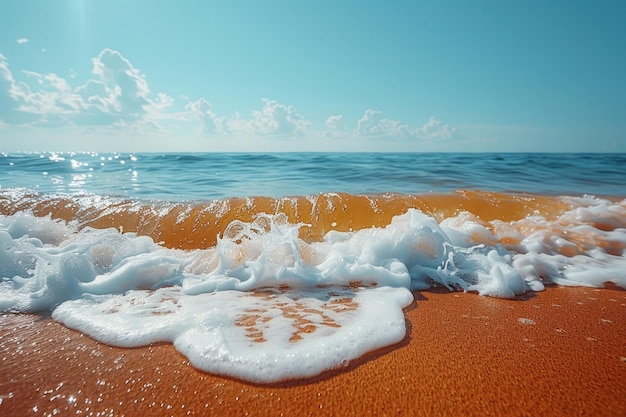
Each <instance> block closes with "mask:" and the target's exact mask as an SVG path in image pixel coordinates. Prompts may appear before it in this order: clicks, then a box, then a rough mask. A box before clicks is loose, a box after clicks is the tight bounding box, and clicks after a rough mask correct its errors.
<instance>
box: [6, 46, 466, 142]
mask: <svg viewBox="0 0 626 417" xmlns="http://www.w3.org/2000/svg"><path fill="white" fill-rule="evenodd" d="M27 41H28V40H26V39H18V40H17V42H18V43H26V42H27ZM92 65H93V68H92V70H91V76H90V78H89V79H88V80H87V81H86V82H84V83H81V84H73V81H74V80H72V79H69V80H68V79H64V78H62V77H60V76H59V75H57V74H54V73H47V74H43V73H39V72H36V71H32V70H26V69H23V70H21V71H20V72H19V74H18V75H20V76H21V77H20V79H18V77H17V76H16V74H15V73H14V72H13V70H12V69H11V67H10V65H9V62H8V59H7V58H6V57H5V56H4V55H2V54H0V107H1V108H2V111H0V121H1V123H2V124H1V125H0V129H1V128H7V127H8V126H22V127H48V128H53V127H57V128H67V127H74V128H80V127H91V128H98V129H101V130H104V129H108V130H110V131H111V132H114V131H115V130H124V131H133V132H143V133H149V132H152V133H159V134H163V133H165V132H169V133H175V130H178V131H181V130H182V131H187V132H201V133H202V134H204V135H206V137H213V138H218V137H242V138H255V137H276V138H280V137H282V138H306V139H309V140H315V139H318V140H319V139H323V138H335V139H348V138H368V137H370V138H393V139H414V140H421V141H425V142H431V141H439V142H442V141H447V140H450V139H453V138H457V137H461V133H460V132H459V131H458V129H456V128H454V127H451V126H449V125H447V124H445V123H443V122H442V121H440V120H438V119H437V118H435V117H434V116H431V117H430V118H428V119H427V120H426V121H425V122H424V124H423V125H422V126H410V125H408V124H406V123H403V122H401V121H399V120H393V119H389V118H387V117H385V115H384V114H383V112H382V111H379V110H374V109H367V110H365V112H364V113H363V115H362V117H361V118H360V119H359V120H358V121H357V123H356V125H355V126H346V125H345V124H344V123H343V115H341V114H334V115H329V116H328V119H327V120H326V123H325V125H324V126H323V127H315V126H314V125H313V123H312V122H310V121H309V120H307V119H306V118H305V117H304V116H303V115H301V114H299V113H298V112H297V110H296V108H295V107H294V106H292V105H287V104H283V103H280V102H278V101H276V100H272V99H268V98H263V99H261V100H260V101H261V108H260V109H257V110H253V111H252V112H251V113H250V114H249V115H247V116H246V115H241V114H239V113H235V114H233V115H218V114H216V113H215V112H214V110H213V106H212V104H211V102H209V100H208V99H206V98H204V97H200V98H197V99H195V100H193V99H191V98H189V97H181V98H178V99H175V98H173V97H171V96H170V95H168V94H167V93H166V92H153V91H152V90H151V88H150V86H149V85H148V82H147V80H146V76H145V75H144V74H143V73H142V71H141V70H139V69H138V68H135V67H134V65H133V64H132V63H131V61H130V60H129V59H127V58H126V57H124V56H123V55H122V53H121V52H119V51H116V50H113V49H109V48H105V49H104V50H102V51H101V52H100V53H99V54H98V55H97V56H96V57H94V58H93V59H92Z"/></svg>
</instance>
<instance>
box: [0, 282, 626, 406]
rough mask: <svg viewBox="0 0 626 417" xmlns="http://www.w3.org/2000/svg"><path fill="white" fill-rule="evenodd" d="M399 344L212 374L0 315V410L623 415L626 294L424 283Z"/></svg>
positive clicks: (150, 352) (171, 354) (155, 352)
mask: <svg viewBox="0 0 626 417" xmlns="http://www.w3.org/2000/svg"><path fill="white" fill-rule="evenodd" d="M414 294H415V298H416V302H415V303H414V304H413V305H411V306H409V307H408V308H407V309H406V317H407V330H408V331H407V336H406V338H405V339H404V340H403V341H402V342H401V343H400V344H398V345H396V346H393V347H390V348H387V349H385V350H384V351H381V352H373V353H372V354H370V355H368V356H367V357H364V358H361V359H359V360H357V361H353V362H352V363H351V364H350V365H349V366H348V367H347V368H345V369H340V370H335V371H331V372H328V373H326V374H324V375H321V376H319V377H317V378H315V379H312V380H306V381H290V382H285V383H281V384H275V385H269V386H259V385H252V384H249V383H244V382H241V381H237V380H233V379H229V378H222V377H219V376H214V375H208V374H205V373H202V372H199V371H197V370H195V369H194V368H192V367H190V366H189V365H188V362H187V360H186V359H185V357H183V356H182V355H180V354H179V353H178V352H176V351H175V350H174V348H173V347H172V346H171V345H168V344H161V345H155V346H149V347H145V348H137V349H120V348H113V347H110V346H106V345H103V344H100V343H98V342H95V341H93V340H92V339H90V338H89V337H88V336H84V335H82V334H80V333H78V332H75V331H73V330H70V329H67V328H66V327H64V326H62V325H60V324H58V323H55V322H54V321H52V320H51V319H49V318H42V317H41V316H36V315H24V314H4V315H2V316H0V363H1V369H2V371H1V373H0V401H1V403H0V413H1V414H2V415H3V416H25V415H83V416H85V415H94V416H96V415H98V416H108V415H111V416H123V415H126V416H132V415H144V416H148V415H173V416H187V415H220V416H231V415H232V416H244V415H249V416H281V415H283V416H292V415H313V414H316V415H342V416H363V415H380V416H382V415H475V416H479V415H480V416H483V415H498V416H524V415H529V416H530V415H532V416H541V415H545V416H547V415H550V416H555V415H562V416H571V415H588V416H622V415H626V400H625V399H626V384H625V383H624V381H626V291H624V290H623V289H620V288H617V287H611V288H607V289H592V288H560V287H551V288H548V289H547V291H545V292H540V293H535V294H533V293H530V294H526V295H525V296H523V297H521V298H520V299H518V300H503V299H494V298H488V297H481V296H478V295H476V294H466V293H449V292H448V291H447V290H444V291H437V290H432V291H422V292H415V293H414Z"/></svg>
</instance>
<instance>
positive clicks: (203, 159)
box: [0, 153, 626, 201]
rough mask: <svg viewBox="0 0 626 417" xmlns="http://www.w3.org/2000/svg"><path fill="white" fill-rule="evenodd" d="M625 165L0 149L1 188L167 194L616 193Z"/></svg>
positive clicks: (602, 158)
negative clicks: (14, 151)
mask: <svg viewBox="0 0 626 417" xmlns="http://www.w3.org/2000/svg"><path fill="white" fill-rule="evenodd" d="M625 167H626V155H625V154H538V153H524V154H507V153H502V154H493V153H489V154H482V153H423V154H419V153H271V154H262V153H193V154H191V153H190V154H177V153H168V154H159V153H135V154H118V153H111V154H102V153H100V154H97V153H65V154H57V153H19V154H2V155H0V188H2V189H7V188H12V187H19V188H26V189H31V190H36V191H38V192H42V193H69V194H74V193H84V192H86V193H94V194H100V195H116V196H121V197H129V198H134V199H142V200H168V201H184V200H204V201H206V200H213V199H220V198H227V197H245V196H267V197H285V196H296V195H300V196H301V195H313V194H318V193H321V192H345V193H350V194H380V193H402V194H422V193H429V192H450V191H455V190H460V189H472V190H482V191H498V192H526V193H533V194H544V195H583V194H589V195H596V196H623V195H626V169H625Z"/></svg>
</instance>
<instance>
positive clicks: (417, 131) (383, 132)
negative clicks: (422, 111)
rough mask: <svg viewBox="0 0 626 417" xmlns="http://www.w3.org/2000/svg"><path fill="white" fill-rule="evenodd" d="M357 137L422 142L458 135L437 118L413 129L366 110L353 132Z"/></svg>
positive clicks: (379, 113)
mask: <svg viewBox="0 0 626 417" xmlns="http://www.w3.org/2000/svg"><path fill="white" fill-rule="evenodd" d="M353 134H354V135H355V136H374V137H390V138H398V139H400V138H415V139H422V140H444V139H450V138H452V137H454V136H456V135H458V131H457V129H455V128H452V127H450V126H448V125H447V124H444V123H443V122H441V121H440V120H437V119H436V118H435V117H430V119H429V120H428V122H426V124H424V125H423V126H422V127H418V128H411V127H409V125H407V124H405V123H402V122H401V121H399V120H393V119H388V118H386V117H384V116H383V112H381V111H378V110H372V109H369V110H366V111H365V113H364V114H363V117H361V119H359V121H358V122H357V127H356V129H355V130H354V131H353Z"/></svg>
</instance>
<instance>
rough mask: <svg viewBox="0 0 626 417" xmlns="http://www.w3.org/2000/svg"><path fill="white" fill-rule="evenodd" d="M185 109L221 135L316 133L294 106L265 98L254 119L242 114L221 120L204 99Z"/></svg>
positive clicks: (205, 126) (253, 115) (204, 128)
mask: <svg viewBox="0 0 626 417" xmlns="http://www.w3.org/2000/svg"><path fill="white" fill-rule="evenodd" d="M185 109H186V110H187V111H189V112H191V113H192V114H193V115H194V116H195V117H196V118H197V119H198V120H200V122H201V123H202V128H203V130H204V131H205V132H208V133H215V134H218V135H237V134H240V135H242V134H245V135H249V136H307V134H310V133H312V130H311V122H309V121H308V120H306V119H305V118H304V117H303V116H302V115H300V114H298V112H296V109H295V108H294V107H293V106H287V105H284V104H281V103H279V102H278V101H276V100H269V99H263V108H262V109H261V110H253V111H252V117H251V118H250V119H244V118H242V117H241V116H240V115H239V113H235V114H234V115H233V116H230V117H228V116H221V117H218V116H217V115H216V114H215V113H214V112H213V109H212V106H211V104H210V103H209V102H208V101H207V100H206V99H204V98H201V99H199V100H197V101H194V102H189V103H188V104H187V106H186V107H185Z"/></svg>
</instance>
